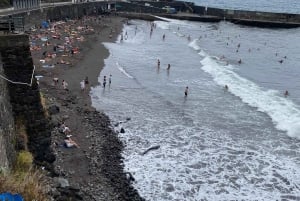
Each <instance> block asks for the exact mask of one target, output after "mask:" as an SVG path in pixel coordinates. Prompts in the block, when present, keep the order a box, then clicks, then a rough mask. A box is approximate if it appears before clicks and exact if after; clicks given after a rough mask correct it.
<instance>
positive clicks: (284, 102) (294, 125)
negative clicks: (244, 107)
mask: <svg viewBox="0 0 300 201" xmlns="http://www.w3.org/2000/svg"><path fill="white" fill-rule="evenodd" d="M201 64H202V65H203V67H202V69H203V70H204V71H205V72H207V73H209V74H210V75H211V76H212V77H213V79H214V81H215V82H216V83H217V84H218V85H221V86H225V85H228V86H229V91H230V92H231V93H233V94H234V95H236V96H238V97H240V98H241V99H242V101H243V102H245V103H247V104H249V105H250V106H252V107H256V108H257V110H258V111H261V112H265V113H267V114H268V115H269V116H270V117H271V118H272V121H273V122H274V123H275V126H276V128H277V129H279V130H282V131H286V132H287V134H288V135H289V136H290V137H296V138H299V139H300V109H299V107H298V106H297V105H296V104H294V103H293V102H292V101H291V100H290V99H288V97H287V98H286V97H284V96H283V95H282V94H280V93H279V92H278V91H276V90H266V89H263V88H261V87H259V86H258V85H256V84H255V83H253V82H251V81H249V80H247V79H245V78H243V77H241V76H239V75H238V74H237V73H235V72H234V71H232V69H230V68H226V66H223V65H220V64H218V63H217V62H216V61H215V60H214V59H212V58H211V57H209V56H207V57H205V58H204V59H203V60H201Z"/></svg>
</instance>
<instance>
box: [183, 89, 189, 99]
mask: <svg viewBox="0 0 300 201" xmlns="http://www.w3.org/2000/svg"><path fill="white" fill-rule="evenodd" d="M188 93H189V87H185V91H184V96H185V97H187V95H188Z"/></svg>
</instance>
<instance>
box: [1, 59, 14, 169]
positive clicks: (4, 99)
mask: <svg viewBox="0 0 300 201" xmlns="http://www.w3.org/2000/svg"><path fill="white" fill-rule="evenodd" d="M3 73H4V72H3V67H2V62H1V57H0V75H3ZM14 144H15V131H14V119H13V116H12V108H11V104H10V98H9V94H8V89H7V85H6V81H5V80H4V79H3V78H1V77H0V170H2V169H3V168H4V169H8V168H9V167H10V166H11V163H12V162H13V160H14V158H15V151H14Z"/></svg>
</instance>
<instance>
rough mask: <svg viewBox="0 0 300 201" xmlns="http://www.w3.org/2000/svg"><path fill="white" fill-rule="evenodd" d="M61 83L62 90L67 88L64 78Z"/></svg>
mask: <svg viewBox="0 0 300 201" xmlns="http://www.w3.org/2000/svg"><path fill="white" fill-rule="evenodd" d="M61 84H62V87H63V89H64V90H68V83H67V82H66V81H65V80H63V81H62V83H61Z"/></svg>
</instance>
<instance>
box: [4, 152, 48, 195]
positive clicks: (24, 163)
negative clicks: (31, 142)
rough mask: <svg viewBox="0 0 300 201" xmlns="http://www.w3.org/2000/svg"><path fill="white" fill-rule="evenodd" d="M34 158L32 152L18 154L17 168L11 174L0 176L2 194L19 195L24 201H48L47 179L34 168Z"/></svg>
mask: <svg viewBox="0 0 300 201" xmlns="http://www.w3.org/2000/svg"><path fill="white" fill-rule="evenodd" d="M32 161H33V156H32V155H31V153H30V152H27V151H21V152H20V153H18V156H17V160H16V163H15V166H14V168H13V170H12V172H10V173H6V174H4V173H2V174H0V192H9V193H13V194H15V193H18V194H20V195H22V197H23V198H24V200H26V201H27V200H28V201H31V200H38V201H46V200H48V197H47V191H48V189H46V186H47V185H46V179H45V177H44V175H43V174H42V173H41V172H40V171H39V170H37V169H34V168H33V167H32Z"/></svg>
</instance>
